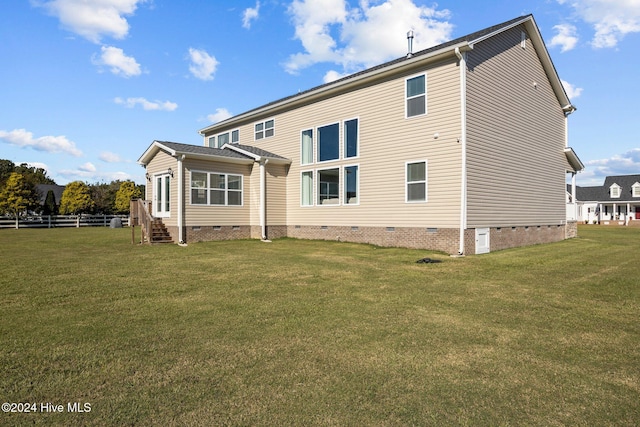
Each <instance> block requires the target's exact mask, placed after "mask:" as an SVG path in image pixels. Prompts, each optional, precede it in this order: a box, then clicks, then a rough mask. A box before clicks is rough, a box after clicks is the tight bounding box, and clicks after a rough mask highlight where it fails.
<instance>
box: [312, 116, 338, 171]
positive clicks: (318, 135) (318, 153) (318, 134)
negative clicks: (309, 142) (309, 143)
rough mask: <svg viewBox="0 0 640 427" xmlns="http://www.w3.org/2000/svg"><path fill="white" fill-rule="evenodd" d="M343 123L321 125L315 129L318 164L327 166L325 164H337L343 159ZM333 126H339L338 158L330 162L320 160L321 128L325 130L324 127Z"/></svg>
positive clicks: (316, 159)
mask: <svg viewBox="0 0 640 427" xmlns="http://www.w3.org/2000/svg"><path fill="white" fill-rule="evenodd" d="M342 123H343V121H341V120H338V121H335V122H329V123H327V124H324V125H320V126H316V128H315V138H314V140H315V149H316V153H315V159H314V160H315V161H316V163H318V164H325V163H330V162H336V161H339V160H340V159H341V158H342V157H341V155H340V154H341V153H342V132H343V129H342ZM333 125H338V157H337V158H335V159H330V160H320V128H324V127H328V126H333Z"/></svg>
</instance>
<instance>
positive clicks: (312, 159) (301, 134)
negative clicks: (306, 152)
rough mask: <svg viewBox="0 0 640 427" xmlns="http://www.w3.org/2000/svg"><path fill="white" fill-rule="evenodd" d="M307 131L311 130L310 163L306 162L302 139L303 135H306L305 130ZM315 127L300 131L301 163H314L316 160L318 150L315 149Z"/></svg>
mask: <svg viewBox="0 0 640 427" xmlns="http://www.w3.org/2000/svg"><path fill="white" fill-rule="evenodd" d="M307 131H311V162H308V163H304V156H303V150H302V147H303V141H302V136H303V135H304V133H305V132H307ZM315 133H316V131H315V129H314V128H307V129H302V130H301V131H300V164H301V165H312V164H313V163H314V162H315V156H316V150H315V146H316V144H315V136H316V135H315Z"/></svg>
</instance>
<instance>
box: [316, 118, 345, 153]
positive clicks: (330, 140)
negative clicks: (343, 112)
mask: <svg viewBox="0 0 640 427" xmlns="http://www.w3.org/2000/svg"><path fill="white" fill-rule="evenodd" d="M339 158H340V125H339V124H338V123H333V124H331V125H327V126H322V127H319V128H318V161H319V162H326V161H328V160H338V159H339Z"/></svg>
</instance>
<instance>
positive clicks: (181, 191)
mask: <svg viewBox="0 0 640 427" xmlns="http://www.w3.org/2000/svg"><path fill="white" fill-rule="evenodd" d="M184 158H185V155H184V154H183V155H180V156H177V157H176V159H177V160H178V243H179V244H183V243H184V212H183V211H184V168H183V167H182V161H183V160H184Z"/></svg>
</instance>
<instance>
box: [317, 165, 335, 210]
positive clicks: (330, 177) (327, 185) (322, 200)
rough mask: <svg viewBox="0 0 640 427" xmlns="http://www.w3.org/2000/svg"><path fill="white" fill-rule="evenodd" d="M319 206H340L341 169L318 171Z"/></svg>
mask: <svg viewBox="0 0 640 427" xmlns="http://www.w3.org/2000/svg"><path fill="white" fill-rule="evenodd" d="M318 204H319V205H337V204H340V169H338V168H335V169H325V170H320V171H318Z"/></svg>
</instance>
